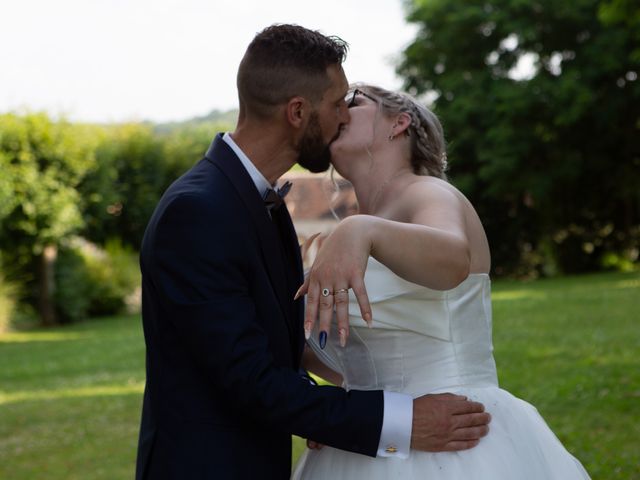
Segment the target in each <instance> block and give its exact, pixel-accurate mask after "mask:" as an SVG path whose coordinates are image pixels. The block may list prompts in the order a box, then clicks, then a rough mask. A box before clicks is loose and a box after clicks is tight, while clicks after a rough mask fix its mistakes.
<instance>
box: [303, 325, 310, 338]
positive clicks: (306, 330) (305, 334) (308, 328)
mask: <svg viewBox="0 0 640 480" xmlns="http://www.w3.org/2000/svg"><path fill="white" fill-rule="evenodd" d="M310 338H311V328H310V327H309V325H305V326H304V339H305V340H309V339H310Z"/></svg>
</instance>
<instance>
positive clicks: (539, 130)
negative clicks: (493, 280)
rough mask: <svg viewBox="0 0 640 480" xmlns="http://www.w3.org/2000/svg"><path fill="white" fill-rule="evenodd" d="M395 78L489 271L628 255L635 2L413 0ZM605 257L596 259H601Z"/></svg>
mask: <svg viewBox="0 0 640 480" xmlns="http://www.w3.org/2000/svg"><path fill="white" fill-rule="evenodd" d="M407 7H408V19H409V21H411V22H414V23H416V24H417V25H418V27H419V30H418V33H417V37H416V39H415V40H414V41H413V42H412V43H411V44H410V45H409V46H408V47H407V48H406V49H405V51H404V52H403V59H402V63H401V65H400V66H399V69H398V72H399V73H400V74H401V75H402V76H403V77H404V78H405V80H406V87H407V89H409V91H411V92H412V93H415V94H428V95H430V96H431V98H435V100H434V105H433V107H434V110H435V112H436V113H437V114H438V116H439V117H440V119H441V120H442V123H443V126H444V128H445V132H446V134H447V137H448V140H449V159H450V161H451V171H450V177H451V178H452V181H453V183H455V184H457V185H458V186H459V187H460V188H461V189H462V190H463V191H464V192H465V193H466V194H467V195H468V196H469V197H470V199H471V200H472V202H473V203H474V204H475V205H476V207H477V208H478V210H479V213H480V215H481V217H482V219H483V222H484V223H485V226H486V228H487V232H488V235H489V237H490V242H491V244H492V251H493V256H494V268H495V271H496V272H497V273H524V272H529V271H531V270H532V269H533V270H534V271H538V272H545V271H546V272H547V273H552V272H554V271H557V270H560V271H565V272H572V271H582V270H589V269H595V268H598V267H600V266H601V265H602V264H603V262H606V261H609V262H611V261H612V259H621V258H628V259H631V260H634V259H637V255H638V252H637V244H638V240H639V239H640V189H639V188H638V185H640V81H638V74H639V73H640V55H639V52H640V37H639V34H638V32H639V31H640V28H638V26H639V23H638V22H639V20H638V19H639V17H640V7H639V6H638V5H637V2H631V1H628V0H611V1H598V0H577V1H575V2H570V3H567V2H560V3H558V2H553V1H551V0H536V1H532V2H529V1H526V2H525V1H521V0H487V1H482V2H479V1H466V0H447V1H443V0H415V1H413V2H412V3H409V4H408V5H407ZM607 259H608V260H607Z"/></svg>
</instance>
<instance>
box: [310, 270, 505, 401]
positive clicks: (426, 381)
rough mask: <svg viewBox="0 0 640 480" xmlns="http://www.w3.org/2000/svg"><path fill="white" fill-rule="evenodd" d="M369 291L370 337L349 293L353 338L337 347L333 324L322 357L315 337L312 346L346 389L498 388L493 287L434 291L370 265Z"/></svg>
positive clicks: (478, 280) (475, 277) (480, 283)
mask: <svg viewBox="0 0 640 480" xmlns="http://www.w3.org/2000/svg"><path fill="white" fill-rule="evenodd" d="M365 285H366V288H367V294H368V296H369V301H370V303H371V308H372V312H373V327H372V328H371V329H369V328H368V327H367V326H366V323H365V322H364V320H363V319H362V317H361V316H360V307H359V306H358V303H357V301H356V299H355V297H354V296H353V294H352V293H351V292H349V295H350V298H349V316H350V318H349V322H350V335H349V339H348V341H347V345H346V347H344V348H342V347H340V345H339V343H338V335H337V332H336V326H335V322H334V324H333V325H332V330H331V332H330V335H329V341H328V342H327V346H326V348H325V349H324V350H321V349H320V348H319V346H318V344H317V341H316V339H317V333H318V332H317V331H315V332H314V334H313V335H312V337H311V339H310V342H309V343H310V345H311V347H312V348H313V350H314V351H315V352H316V354H317V355H318V356H319V357H320V359H321V360H322V361H323V362H324V363H326V364H327V365H328V366H329V367H331V368H333V369H334V370H336V371H338V372H340V373H341V374H342V376H343V378H344V386H345V388H347V389H349V390H350V389H357V390H372V389H383V390H389V391H396V392H404V393H408V394H411V395H414V396H419V395H422V394H425V393H429V392H437V391H451V390H453V389H455V388H456V387H462V386H485V385H486V386H488V385H492V386H497V384H498V380H497V375H496V367H495V362H494V359H493V354H492V352H493V345H492V341H491V298H490V289H491V282H490V279H489V276H488V275H486V274H471V275H469V277H468V278H467V279H466V280H464V281H463V282H462V283H461V284H460V285H458V286H457V287H456V288H454V289H451V290H446V291H437V290H431V289H428V288H425V287H423V286H421V285H417V284H414V283H411V282H407V281H405V280H404V279H402V278H400V277H398V276H397V275H396V274H394V273H393V272H392V271H391V270H389V269H388V268H387V267H386V266H384V265H383V264H381V263H380V262H378V261H377V260H375V259H374V258H370V259H369V263H368V266H367V272H366V274H365Z"/></svg>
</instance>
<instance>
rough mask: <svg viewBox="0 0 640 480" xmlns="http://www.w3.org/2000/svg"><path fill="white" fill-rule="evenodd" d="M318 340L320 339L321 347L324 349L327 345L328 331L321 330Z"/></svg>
mask: <svg viewBox="0 0 640 480" xmlns="http://www.w3.org/2000/svg"><path fill="white" fill-rule="evenodd" d="M318 340H319V341H320V348H321V349H322V350H324V347H325V346H326V345H327V332H325V331H324V330H323V331H321V332H320V336H319V337H318Z"/></svg>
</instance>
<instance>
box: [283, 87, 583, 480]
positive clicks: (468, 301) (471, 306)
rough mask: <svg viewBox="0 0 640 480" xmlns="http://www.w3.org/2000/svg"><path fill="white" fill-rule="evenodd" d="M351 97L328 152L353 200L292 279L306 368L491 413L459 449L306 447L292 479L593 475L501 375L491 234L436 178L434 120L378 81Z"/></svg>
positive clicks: (351, 384) (439, 166)
mask: <svg viewBox="0 0 640 480" xmlns="http://www.w3.org/2000/svg"><path fill="white" fill-rule="evenodd" d="M349 108H350V110H349V113H350V115H351V121H350V123H349V124H348V125H346V126H345V127H344V129H343V131H342V132H341V135H340V136H339V138H338V139H337V140H336V141H335V142H334V143H333V144H332V147H331V153H332V158H333V160H332V162H333V164H334V167H335V168H336V170H337V171H338V172H339V173H340V174H341V175H342V176H344V177H345V178H346V179H348V180H349V181H351V183H352V184H353V185H354V188H355V191H356V196H357V199H358V204H359V209H360V210H359V214H358V215H354V216H351V217H348V218H346V219H344V220H343V221H342V222H340V224H339V225H338V226H337V227H336V229H335V230H334V232H333V233H332V234H331V235H329V236H328V237H327V238H326V239H325V241H324V242H323V244H322V247H321V248H320V251H319V252H318V256H317V257H316V260H315V262H314V264H313V266H312V268H311V270H310V273H309V276H308V277H307V280H306V281H305V284H304V285H303V286H302V288H301V290H300V292H299V293H307V311H306V315H305V332H306V334H307V337H308V344H309V346H310V347H311V350H312V351H313V352H314V353H315V356H314V355H313V354H312V355H307V356H306V359H307V368H309V369H310V370H311V371H314V372H317V373H318V374H320V375H321V376H325V378H328V379H329V380H331V381H333V382H334V383H335V382H338V383H342V384H343V386H344V387H345V388H346V389H348V390H349V389H363V390H366V389H369V390H371V389H381V388H382V389H387V390H394V391H398V392H403V393H406V394H409V395H411V396H413V397H417V396H420V395H423V394H426V393H438V392H445V391H450V392H454V393H458V394H461V395H465V396H467V397H469V398H470V399H473V400H476V401H478V402H481V403H483V404H484V405H485V407H486V409H487V411H488V412H489V413H490V414H491V415H492V422H491V425H490V431H489V434H488V435H487V436H486V437H485V438H483V439H482V440H481V441H480V443H479V445H478V446H477V447H475V448H473V449H471V450H465V451H460V452H440V453H431V452H418V451H415V450H412V451H411V452H410V455H409V457H408V458H407V459H403V460H401V459H396V458H370V457H366V456H363V455H358V454H354V453H349V452H345V451H341V450H337V449H334V448H331V447H328V446H325V447H322V448H314V449H310V450H307V451H305V453H304V454H303V456H302V458H301V460H300V461H299V463H298V465H297V467H296V470H295V472H294V475H293V478H296V479H298V478H300V479H313V480H318V479H332V480H333V479H341V478H342V479H352V478H366V479H368V480H376V479H387V478H403V479H412V478H416V479H417V478H424V479H439V480H440V479H462V478H477V479H491V480H499V479H518V480H523V479H531V480H541V479H558V480H571V479H585V478H589V476H588V474H587V472H586V471H585V470H584V468H583V467H582V465H581V464H580V463H579V462H578V460H576V459H575V458H574V457H573V456H572V455H571V454H570V453H568V452H567V451H566V450H565V448H564V447H563V446H562V444H561V443H560V442H559V440H558V439H557V438H556V436H555V435H554V434H553V432H551V430H550V429H549V428H548V426H547V425H546V423H545V422H544V420H543V419H542V418H541V417H540V415H539V414H538V412H537V410H536V409H535V408H534V407H533V406H531V405H530V404H528V403H526V402H524V401H523V400H520V399H518V398H516V397H514V396H513V395H511V394H510V393H508V392H507V391H505V390H502V389H501V388H499V386H498V379H497V375H496V366H495V362H494V359H493V355H492V350H493V347H492V340H491V299H490V279H489V275H488V273H489V270H490V254H489V245H488V243H487V239H486V236H485V233H484V229H483V227H482V224H481V222H480V220H479V218H478V215H477V214H476V212H475V210H474V208H473V206H472V205H471V204H470V203H469V201H468V200H467V199H466V198H465V197H464V196H463V195H462V194H461V193H460V192H459V191H458V190H457V189H456V188H454V187H453V186H452V185H451V184H449V183H448V182H447V181H446V176H445V173H444V172H445V169H446V155H445V143H444V137H443V132H442V127H441V126H440V123H439V121H438V119H437V118H436V117H435V115H434V114H433V113H432V112H430V111H429V110H428V109H426V108H425V107H424V106H422V105H421V104H419V103H418V102H417V101H416V100H414V99H413V98H411V97H410V96H408V95H406V94H401V93H393V92H389V91H386V90H383V89H381V88H377V87H374V86H365V85H361V86H359V87H358V88H357V89H354V90H353V91H352V93H351V99H350V101H349ZM365 271H366V275H365ZM349 289H351V290H352V292H349V291H348V290H349ZM367 326H368V327H369V328H367ZM318 359H319V360H320V361H321V362H322V365H320V363H319V362H317V361H316V360H318ZM413 440H414V439H412V441H413ZM308 443H309V445H310V446H315V444H314V442H313V439H309V442H308Z"/></svg>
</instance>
